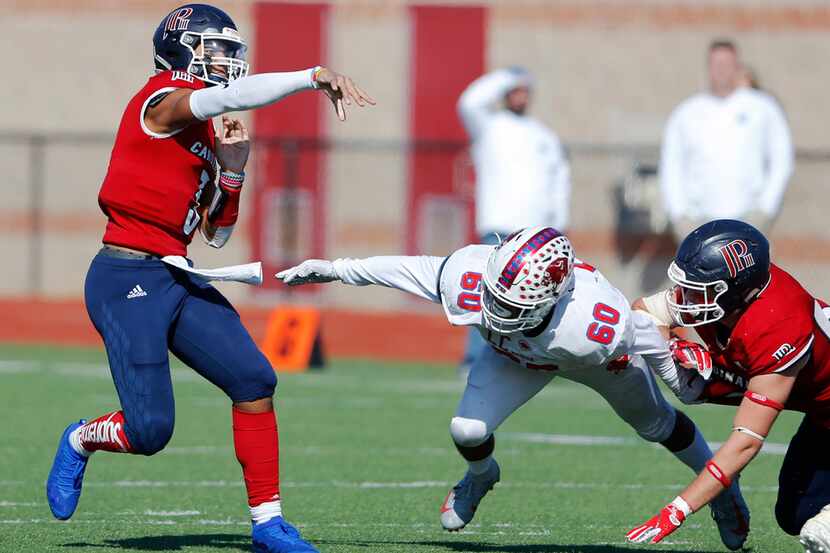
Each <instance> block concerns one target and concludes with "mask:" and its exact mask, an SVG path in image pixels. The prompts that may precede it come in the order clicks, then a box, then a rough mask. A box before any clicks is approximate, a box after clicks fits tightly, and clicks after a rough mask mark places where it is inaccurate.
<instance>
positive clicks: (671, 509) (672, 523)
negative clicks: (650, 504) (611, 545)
mask: <svg viewBox="0 0 830 553" xmlns="http://www.w3.org/2000/svg"><path fill="white" fill-rule="evenodd" d="M686 513H691V509H690V508H689V505H688V504H687V503H686V502H685V501H684V500H683V498H682V497H680V496H678V497H676V498H674V501H672V502H671V503H669V504H668V505H666V506H665V507H663V508H662V509H661V510H660V512H659V513H657V514H656V515H655V516H653V517H652V518H651V519H649V521H648V522H646V523H645V524H641V525H640V526H638V527H636V528H634V529H633V530H631V531H630V532H628V534H626V535H625V537H626V538H628V541H630V542H631V543H659V542H660V541H661V540H662V539H663V538H665V537H666V536H668V535H669V534H671V533H672V532H674V531H675V530H677V529H678V528H680V525H681V524H683V521H684V520H686Z"/></svg>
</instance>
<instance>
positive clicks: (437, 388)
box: [0, 346, 801, 553]
mask: <svg viewBox="0 0 830 553" xmlns="http://www.w3.org/2000/svg"><path fill="white" fill-rule="evenodd" d="M173 375H174V387H175V392H176V408H177V414H176V431H175V435H174V437H173V440H172V441H171V443H170V445H169V446H168V448H167V449H166V450H165V451H163V452H162V453H160V454H158V455H156V456H154V457H150V458H146V457H139V456H129V455H119V454H107V453H98V454H96V455H95V456H94V457H93V458H92V460H91V461H90V465H89V468H88V470H87V473H86V480H85V487H84V493H83V496H82V498H81V503H80V506H79V508H78V511H77V512H76V514H75V516H74V517H73V518H72V520H71V521H70V522H66V523H62V522H57V521H54V520H53V519H52V516H51V514H50V512H49V508H48V506H47V505H46V498H45V492H44V481H45V479H46V475H47V473H48V471H49V467H50V464H51V461H52V456H53V454H54V449H55V445H56V442H57V439H58V437H59V436H60V434H61V432H62V430H63V428H64V427H65V426H66V425H67V424H68V423H69V422H71V421H72V420H77V419H78V418H81V417H94V416H98V415H101V414H104V413H106V412H108V411H110V410H114V409H116V408H117V407H118V404H117V398H116V394H115V390H114V388H113V385H112V382H111V380H110V378H109V373H108V370H107V368H106V359H105V357H104V355H103V354H102V353H101V352H100V351H97V350H80V349H66V348H51V347H38V348H35V347H16V346H2V347H0V398H2V401H1V402H0V420H2V428H3V432H2V442H0V450H1V451H0V551H4V552H5V551H10V552H11V551H14V552H21V551H26V552H29V551H31V552H37V553H40V552H47V551H61V552H64V553H76V552H77V553H80V552H96V553H98V552H104V551H185V552H196V551H213V552H232V551H248V550H249V547H250V534H249V532H250V523H249V521H248V516H247V515H248V513H247V505H246V501H245V492H244V488H243V487H242V484H241V475H240V470H239V466H238V464H237V462H236V459H235V457H234V453H233V445H232V439H231V429H230V404H229V402H228V400H227V399H226V398H225V397H224V396H223V395H222V393H221V392H220V391H218V390H216V389H214V388H213V387H212V386H211V385H210V384H209V383H207V382H205V381H203V380H202V379H201V378H200V377H198V376H197V375H196V374H195V373H193V372H192V371H190V370H189V369H187V368H185V367H182V366H181V365H177V364H174V370H173ZM461 390H462V384H461V382H460V381H459V380H458V379H457V377H456V376H455V372H454V369H453V368H452V367H449V366H421V365H415V364H395V363H379V362H369V361H356V360H348V361H346V360H339V361H338V360H336V361H334V362H332V363H330V365H329V367H327V368H326V369H325V370H322V371H319V372H312V373H308V374H302V375H281V376H280V384H279V387H278V392H277V397H278V401H277V406H278V417H279V424H280V440H281V445H282V451H281V465H282V469H281V472H282V482H283V489H282V495H283V501H284V511H285V514H286V516H287V518H288V519H289V520H290V521H292V522H294V523H295V524H296V525H297V526H298V527H300V529H301V530H302V532H303V534H304V536H305V537H306V538H307V539H309V540H310V541H312V542H313V543H315V544H316V545H317V546H318V547H319V548H320V550H321V551H324V552H338V553H340V552H342V553H346V552H354V553H357V552H361V553H372V552H412V553H426V552H459V551H468V552H513V551H515V552H523V553H533V552H540V553H542V552H544V553H566V552H574V553H576V552H583V553H616V552H622V551H632V550H649V551H652V552H664V551H699V552H715V551H725V549H724V548H723V546H722V545H721V544H720V540H719V538H718V534H717V531H716V529H715V526H714V524H713V522H712V521H711V520H710V518H709V515H708V512H707V511H704V512H701V513H699V514H696V515H694V516H693V517H692V518H691V519H690V520H689V521H687V523H686V524H685V525H684V526H683V528H682V529H681V530H680V531H678V532H676V533H675V534H673V535H672V536H670V538H669V539H668V540H667V542H668V543H665V542H664V544H660V545H658V546H651V547H649V548H645V547H637V546H630V545H627V544H626V543H625V541H624V534H625V532H626V531H627V530H628V529H630V528H631V527H633V526H635V525H636V524H639V523H641V522H643V521H644V520H646V519H647V518H649V517H650V516H651V515H653V514H654V513H655V512H656V511H657V510H658V509H659V508H660V507H662V506H663V505H664V504H665V503H667V502H668V501H669V500H671V499H672V498H673V497H674V496H675V495H676V494H677V492H678V491H679V489H680V488H681V487H682V486H683V485H685V484H686V483H687V482H688V481H689V480H690V478H691V476H692V475H691V472H690V471H689V470H688V469H686V468H685V467H683V466H682V465H680V464H679V463H678V462H677V461H675V460H674V458H673V457H671V456H670V455H669V454H668V453H667V452H666V451H665V450H663V449H662V448H660V447H657V446H653V445H651V444H647V443H645V442H643V441H641V440H639V439H638V438H636V437H635V436H634V434H633V432H632V431H631V430H630V429H629V428H628V427H627V426H626V425H625V424H624V423H623V422H622V421H621V420H619V419H618V418H617V417H616V416H615V415H614V414H613V413H612V412H611V410H610V409H609V408H608V407H607V406H606V405H605V404H604V403H603V401H602V399H601V398H600V397H599V396H598V395H596V394H595V393H594V392H592V391H590V390H588V389H587V388H584V387H581V386H579V385H576V384H572V383H570V382H566V381H564V380H561V379H558V380H554V382H553V383H552V384H551V385H549V386H548V388H547V389H546V390H545V391H543V392H542V393H541V394H540V395H539V396H538V397H536V398H534V400H532V401H531V402H530V403H529V404H528V405H526V406H525V407H523V408H522V409H521V410H519V411H518V412H517V413H516V414H515V415H514V416H513V417H511V418H510V419H509V420H508V421H507V422H506V423H505V424H504V425H503V427H502V428H501V429H500V431H499V432H498V433H497V450H496V454H497V458H498V459H499V462H500V464H501V467H502V482H501V483H500V484H498V485H497V486H496V488H495V490H494V491H493V492H492V493H491V494H490V495H489V496H488V497H487V498H486V499H485V501H484V502H483V503H482V505H481V507H480V509H479V512H478V514H477V516H476V519H475V520H474V521H473V523H472V524H471V525H470V526H468V527H467V528H466V529H465V530H464V531H462V532H460V533H457V534H448V533H446V532H444V531H443V530H442V529H441V527H440V525H439V522H438V509H439V507H440V505H441V502H442V500H443V498H444V496H445V494H446V493H447V490H448V489H449V488H450V487H451V486H452V484H454V483H455V482H456V481H457V480H458V479H459V478H460V477H461V476H462V475H463V472H464V465H463V463H462V462H461V461H460V458H459V457H458V455H457V453H456V452H455V450H454V448H453V446H452V443H451V441H450V438H449V435H448V424H449V420H450V417H451V416H452V413H453V411H454V409H455V404H456V402H457V400H458V398H459V396H460V393H461ZM686 412H687V413H688V414H689V415H690V416H691V417H692V418H693V419H694V420H695V421H696V422H698V423H699V424H700V425H701V427H702V429H703V431H704V433H705V434H706V435H707V437H708V439H710V440H723V439H725V438H726V436H727V435H728V432H729V429H730V428H731V416H732V409H731V408H725V407H715V406H695V407H690V408H687V409H686ZM799 420H800V417H799V416H798V415H797V414H792V413H785V414H784V415H783V416H782V418H781V419H780V420H779V422H778V423H777V425H776V428H775V429H774V431H773V433H772V435H771V436H770V437H769V440H768V442H776V443H786V442H787V441H788V440H789V437H790V436H791V434H792V433H793V432H794V431H795V428H796V426H797V424H798V422H799ZM550 435H571V436H594V437H597V436H604V437H622V438H626V440H624V441H623V442H622V443H616V444H611V445H607V444H606V445H603V444H590V445H577V444H571V445H561V444H551V443H545V442H546V441H548V439H549V438H550ZM782 459H783V457H782V455H781V454H780V452H779V453H777V454H770V453H768V454H762V455H760V456H759V457H758V458H756V459H755V461H754V462H753V463H752V465H751V466H750V467H749V468H748V469H747V470H746V471H745V473H744V475H743V478H742V484H743V486H744V488H745V496H746V498H747V500H748V502H749V504H750V507H751V508H752V510H753V516H752V534H751V537H750V540H749V542H748V545H750V546H751V547H752V548H753V549H754V551H756V552H770V553H787V552H793V553H795V552H798V551H801V547H800V546H799V544H798V542H797V540H795V539H794V538H792V537H789V536H786V535H785V534H784V533H783V532H781V531H780V530H779V529H778V527H777V526H776V524H775V521H774V518H773V514H772V509H773V505H774V502H775V488H776V484H777V475H778V468H779V466H780V464H781V461H782Z"/></svg>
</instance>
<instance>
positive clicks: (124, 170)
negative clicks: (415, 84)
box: [47, 4, 374, 553]
mask: <svg viewBox="0 0 830 553" xmlns="http://www.w3.org/2000/svg"><path fill="white" fill-rule="evenodd" d="M153 47H154V60H155V75H154V76H152V77H150V79H149V81H148V82H147V84H146V85H145V86H144V87H143V88H142V89H141V90H140V91H139V92H138V93H137V94H136V95H135V96H134V97H133V98H132V100H130V102H129V104H128V105H127V108H126V110H125V111H124V115H123V117H122V120H121V125H120V127H119V129H118V134H117V136H116V139H115V145H114V147H113V150H112V157H111V159H110V164H109V169H108V171H107V175H106V177H105V179H104V182H103V185H102V186H101V191H100V195H99V197H98V201H99V204H100V206H101V209H102V210H103V211H104V213H105V214H106V216H107V219H108V220H107V227H106V231H105V233H104V237H103V243H104V245H103V248H102V249H101V251H100V252H99V253H98V255H97V256H96V257H95V258H94V259H93V261H92V264H91V266H90V269H89V272H88V274H87V279H86V285H85V300H86V307H87V311H88V313H89V316H90V318H91V320H92V322H93V324H94V325H95V328H96V329H97V330H98V332H99V333H100V334H101V337H102V338H103V340H104V344H105V345H106V350H107V356H108V359H109V365H110V371H111V373H112V377H113V381H114V383H115V387H116V389H117V391H118V397H119V400H120V403H121V410H119V411H115V412H113V413H109V414H106V415H104V416H101V417H98V418H96V419H94V420H90V421H85V420H81V421H80V422H77V423H73V424H70V425H69V426H68V427H67V428H66V430H65V431H64V432H63V435H62V436H61V439H60V442H59V445H58V451H57V453H56V454H55V460H54V463H53V466H52V470H51V472H50V474H49V479H48V481H47V498H48V501H49V506H50V508H51V510H52V513H53V514H54V515H55V517H57V518H59V519H62V520H65V519H68V518H69V517H71V516H72V514H73V513H74V511H75V508H76V507H77V505H78V500H79V498H80V494H81V484H82V481H83V475H84V471H85V469H86V466H87V462H88V459H89V457H90V455H91V454H92V453H93V452H95V451H113V452H125V453H133V454H141V455H153V454H154V453H156V452H158V451H160V450H161V449H163V448H164V446H165V445H166V444H167V442H168V441H169V440H170V437H171V436H172V433H173V422H174V404H173V388H172V384H171V381H170V367H169V364H168V350H169V351H171V352H173V354H174V355H176V356H177V357H178V358H179V359H181V360H182V361H184V363H185V364H187V365H188V366H190V367H192V368H193V369H194V370H195V371H197V372H198V373H199V374H201V375H202V376H204V377H205V378H207V379H208V380H209V381H210V382H212V383H213V384H215V385H216V386H218V387H219V388H220V389H222V391H224V392H225V393H226V394H227V395H228V397H229V398H230V400H231V402H232V405H233V406H232V420H233V435H234V449H235V452H236V456H237V458H238V460H239V462H240V464H241V465H242V473H243V476H244V479H245V485H246V488H247V493H248V503H249V506H250V511H251V518H252V522H253V530H252V541H253V547H254V551H257V552H269V553H286V552H301V551H304V552H308V551H317V550H316V549H315V548H314V547H313V546H311V545H310V544H309V543H307V542H306V541H304V540H303V539H302V538H301V537H300V535H299V533H298V532H297V530H296V529H295V528H294V527H293V526H291V525H290V524H289V523H287V522H286V521H285V520H284V519H283V518H282V506H281V503H280V492H279V476H278V469H279V465H278V456H279V447H278V437H277V424H276V416H275V414H274V407H273V403H272V396H273V393H274V389H275V386H276V377H275V375H274V371H273V369H272V367H271V365H270V363H269V362H268V360H267V359H266V358H265V356H264V355H263V354H262V353H261V352H260V351H259V349H258V348H257V347H256V345H255V344H254V342H253V340H252V339H251V337H250V335H249V334H248V332H247V330H245V328H244V326H243V325H242V323H241V321H240V319H239V315H238V314H237V313H236V311H235V310H234V309H233V307H231V305H230V304H229V303H228V301H227V300H226V299H225V298H224V297H223V296H222V295H221V294H220V293H219V292H218V291H217V290H216V289H215V288H213V287H212V286H210V285H209V284H207V283H206V282H205V281H204V280H202V279H200V278H198V277H197V276H194V275H192V274H191V273H189V272H186V271H184V270H182V269H181V268H177V267H175V266H172V265H170V264H168V263H165V262H164V261H163V260H162V258H164V257H165V256H184V255H185V254H186V251H187V246H188V244H189V243H190V240H191V238H192V236H193V233H194V232H195V231H196V230H197V229H198V230H199V231H200V232H201V234H202V236H203V237H204V238H205V240H206V241H207V242H208V243H209V244H210V245H211V246H214V247H221V246H222V245H224V244H225V242H226V241H227V240H228V238H229V237H230V234H231V231H232V230H233V227H234V224H235V222H236V220H237V214H238V209H239V195H240V192H241V189H242V185H243V182H244V179H245V173H244V169H245V165H246V162H247V159H248V151H249V143H248V136H247V131H246V129H245V127H244V125H243V124H242V123H241V122H240V121H239V120H237V119H232V118H228V117H225V116H224V115H223V114H225V113H227V112H231V111H239V110H248V109H253V108H257V107H260V106H264V105H268V104H271V103H274V102H276V101H278V100H280V99H281V98H283V97H285V96H286V95H288V94H291V93H294V92H297V91H300V90H306V89H319V90H321V91H323V92H324V93H325V94H327V95H328V97H329V98H330V99H331V100H332V102H333V103H334V106H335V109H336V111H337V114H338V116H339V118H340V119H341V120H344V119H345V111H344V104H346V105H348V104H351V103H356V104H357V105H360V106H363V105H366V104H371V103H374V101H373V100H372V99H371V98H370V97H369V96H368V95H366V93H365V92H363V91H362V90H361V89H360V88H359V87H357V86H356V85H355V84H354V83H353V82H352V80H351V79H349V78H348V77H346V76H343V75H339V74H337V73H335V72H333V71H331V70H329V69H326V68H323V67H315V68H311V69H307V70H304V71H296V72H290V73H263V74H259V75H252V76H247V73H248V64H247V63H246V61H245V49H246V47H245V42H244V41H243V40H242V38H241V37H240V35H239V32H238V29H237V27H236V25H235V24H234V22H233V21H232V20H231V18H230V17H229V16H228V15H227V14H226V13H225V12H223V11H221V10H219V9H217V8H214V7H212V6H208V5H205V4H188V5H185V6H182V7H180V8H178V9H176V10H173V11H172V12H171V13H170V14H169V15H168V16H167V17H165V18H164V20H162V22H161V24H160V25H159V27H158V29H157V30H156V32H155V34H154V36H153ZM219 115H223V118H222V127H221V128H220V129H219V132H218V135H215V131H214V128H213V123H212V121H211V119H212V118H213V117H216V116H219Z"/></svg>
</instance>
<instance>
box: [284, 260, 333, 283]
mask: <svg viewBox="0 0 830 553" xmlns="http://www.w3.org/2000/svg"><path fill="white" fill-rule="evenodd" d="M274 276H276V277H277V279H278V280H281V281H283V282H284V283H285V284H287V285H289V286H299V285H301V284H318V283H323V282H333V281H335V280H340V279H339V278H338V277H337V274H336V273H335V272H334V264H333V263H332V262H331V261H327V260H325V259H308V260H306V261H303V262H302V263H300V264H299V265H297V266H296V267H291V268H290V269H286V270H284V271H280V272H279V273H277V274H276V275H274Z"/></svg>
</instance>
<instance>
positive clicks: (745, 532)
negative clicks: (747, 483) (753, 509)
mask: <svg viewBox="0 0 830 553" xmlns="http://www.w3.org/2000/svg"><path fill="white" fill-rule="evenodd" d="M709 507H711V509H712V519H713V520H714V521H715V524H717V525H718V532H719V533H720V540H721V541H722V542H723V545H725V546H726V547H727V549H729V550H730V551H736V550H738V549H740V548H741V547H743V545H744V542H746V538H747V537H748V536H749V507H748V506H747V504H746V501H744V498H743V495H742V494H741V488H740V486H739V485H738V480H737V479H735V481H734V483H733V484H732V485H731V486H730V487H729V488H727V489H726V490H724V491H723V492H721V494H720V495H719V496H717V497H716V498H715V499H713V500H712V502H711V503H710V504H709Z"/></svg>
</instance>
